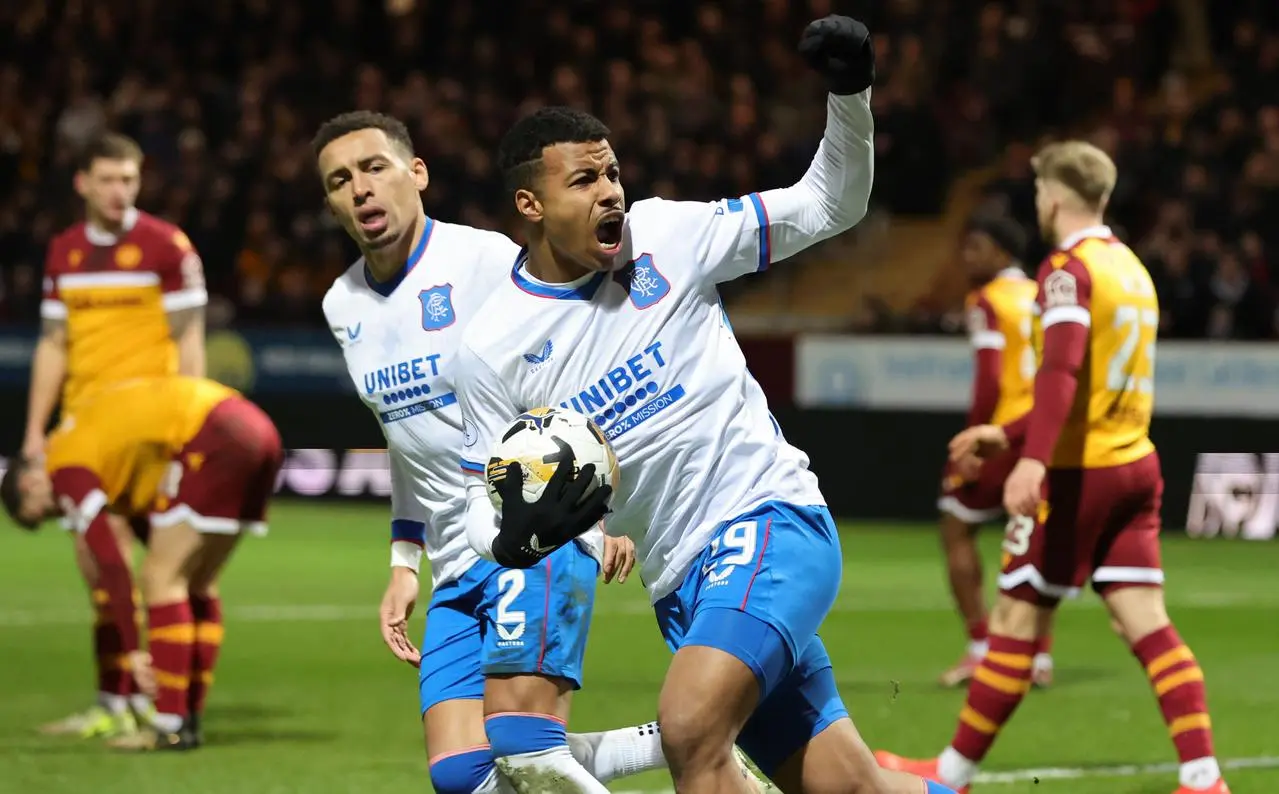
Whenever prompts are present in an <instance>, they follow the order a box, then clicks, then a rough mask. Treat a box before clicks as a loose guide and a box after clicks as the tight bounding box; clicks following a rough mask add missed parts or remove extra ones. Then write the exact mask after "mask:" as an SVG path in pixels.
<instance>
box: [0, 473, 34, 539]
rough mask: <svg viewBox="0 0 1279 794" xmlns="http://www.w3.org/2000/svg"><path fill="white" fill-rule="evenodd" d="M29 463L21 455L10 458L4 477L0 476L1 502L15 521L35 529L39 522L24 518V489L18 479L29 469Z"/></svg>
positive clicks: (21, 525) (26, 527) (24, 526)
mask: <svg viewBox="0 0 1279 794" xmlns="http://www.w3.org/2000/svg"><path fill="white" fill-rule="evenodd" d="M27 465H28V461H27V460H26V459H25V458H23V457H22V456H21V455H14V456H13V457H12V458H9V467H8V468H7V469H6V470H5V473H4V477H3V478H0V504H3V505H4V511H5V512H6V513H8V514H9V519H10V520H11V521H13V523H15V524H17V525H18V526H20V527H23V528H25V529H35V528H36V527H37V526H39V522H33V521H24V520H23V519H22V489H21V488H20V487H19V484H18V481H19V480H20V479H21V478H22V473H23V472H25V471H26V470H27Z"/></svg>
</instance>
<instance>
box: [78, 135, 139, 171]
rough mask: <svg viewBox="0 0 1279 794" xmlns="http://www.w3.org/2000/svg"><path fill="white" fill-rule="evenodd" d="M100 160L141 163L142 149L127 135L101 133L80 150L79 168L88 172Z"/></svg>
mask: <svg viewBox="0 0 1279 794" xmlns="http://www.w3.org/2000/svg"><path fill="white" fill-rule="evenodd" d="M98 160H130V161H132V162H135V163H141V162H142V147H141V146H139V145H138V142H137V141H135V140H133V139H132V138H130V137H129V136H127V135H121V134H120V133H118V132H100V133H98V134H97V135H94V136H93V137H92V138H90V139H89V142H88V143H86V144H85V146H84V148H83V149H81V150H80V158H79V163H78V167H79V169H80V170H81V171H88V170H89V169H90V168H93V164H94V162H96V161H98Z"/></svg>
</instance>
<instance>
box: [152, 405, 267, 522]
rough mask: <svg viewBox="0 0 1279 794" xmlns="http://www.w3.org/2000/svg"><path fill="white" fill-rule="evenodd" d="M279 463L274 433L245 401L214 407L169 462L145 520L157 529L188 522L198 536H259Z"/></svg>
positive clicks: (259, 413) (256, 411) (259, 414)
mask: <svg viewBox="0 0 1279 794" xmlns="http://www.w3.org/2000/svg"><path fill="white" fill-rule="evenodd" d="M283 460H284V449H283V445H282V443H281V442H280V433H279V431H277V430H276V429H275V425H274V424H273V423H272V422H271V419H270V417H268V416H267V415H266V414H265V413H263V411H262V409H261V408H259V407H257V406H256V405H254V404H253V403H251V402H249V401H248V400H247V399H245V398H243V397H240V396H235V397H231V398H228V399H227V400H225V401H223V402H221V403H219V404H218V405H217V406H216V407H215V408H214V409H213V410H212V411H211V412H209V416H208V418H207V419H205V421H204V425H203V426H202V427H201V428H200V430H199V431H198V432H197V433H196V434H195V436H194V437H193V438H192V439H191V440H190V441H189V442H187V445H186V446H185V447H183V448H182V451H181V452H180V453H178V456H177V457H176V458H175V459H174V462H173V464H172V469H171V475H170V477H168V478H167V480H166V484H165V485H166V487H165V488H164V489H163V491H164V494H163V496H164V497H165V498H166V500H167V502H168V504H167V506H165V508H164V509H163V510H161V511H158V512H157V513H156V514H154V515H153V516H152V517H151V523H152V524H153V525H154V526H157V527H163V526H171V525H173V524H177V523H182V522H185V523H189V524H190V525H191V526H192V527H193V528H195V529H196V530H198V531H200V532H211V533H215V534H235V533H238V532H241V531H244V530H247V531H249V532H253V533H254V534H265V532H266V514H267V504H268V503H269V502H270V500H271V495H272V494H273V493H274V492H275V479H276V475H278V474H279V471H280V465H281V464H282V463H283Z"/></svg>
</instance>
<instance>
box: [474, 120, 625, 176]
mask: <svg viewBox="0 0 1279 794" xmlns="http://www.w3.org/2000/svg"><path fill="white" fill-rule="evenodd" d="M610 134H611V131H610V130H609V128H608V127H607V126H605V125H604V122H602V121H600V120H599V119H597V118H595V117H594V116H592V115H591V114H590V113H587V112H586V111H584V110H576V109H574V108H569V107H561V106H550V107H544V108H539V109H538V110H535V111H533V112H532V113H530V114H528V115H527V116H525V117H524V118H522V119H520V120H519V121H517V122H515V124H514V126H512V127H511V129H510V130H508V131H507V133H506V135H505V136H504V137H503V138H502V143H501V145H499V146H498V148H497V167H498V168H499V169H501V171H502V176H503V178H504V179H505V180H506V187H507V189H508V190H520V189H525V188H530V187H532V186H533V181H534V180H535V179H537V177H538V176H539V175H540V174H541V167H542V153H543V151H544V150H545V149H546V147H548V146H554V145H555V144H557V143H594V142H595V141H602V140H604V139H605V138H607V137H608V136H609V135H610Z"/></svg>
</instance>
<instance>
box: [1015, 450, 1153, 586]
mask: <svg viewBox="0 0 1279 794" xmlns="http://www.w3.org/2000/svg"><path fill="white" fill-rule="evenodd" d="M1163 491H1164V481H1163V474H1162V472H1161V471H1160V468H1159V455H1158V454H1156V453H1154V452H1152V453H1150V454H1149V455H1147V456H1146V457H1144V458H1141V459H1140V460H1135V461H1133V462H1132V463H1126V464H1124V465H1122V466H1111V467H1108V468H1104V469H1049V470H1048V476H1047V478H1046V482H1045V492H1046V493H1045V497H1046V499H1047V501H1046V502H1045V504H1044V505H1043V506H1042V507H1041V509H1040V512H1039V517H1038V520H1032V519H1030V518H1028V517H1018V518H1014V519H1012V520H1011V521H1009V522H1008V529H1007V530H1006V531H1005V533H1004V547H1003V548H1004V557H1003V570H1002V571H1001V573H1000V575H999V589H1000V592H1002V593H1006V594H1007V595H1010V596H1012V597H1014V598H1018V599H1020V600H1023V601H1031V602H1034V603H1040V604H1051V603H1053V602H1056V601H1058V600H1060V599H1062V598H1069V597H1073V596H1075V595H1077V594H1078V593H1079V590H1080V588H1081V587H1082V586H1083V584H1084V582H1086V581H1088V580H1089V579H1091V580H1092V587H1093V589H1094V590H1096V591H1097V592H1098V593H1102V594H1104V593H1105V592H1106V591H1107V590H1110V589H1113V588H1116V587H1123V586H1131V585H1148V586H1149V585H1161V584H1163V581H1164V572H1163V566H1162V564H1161V562H1160V556H1159V507H1160V503H1161V501H1162V500H1163Z"/></svg>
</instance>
